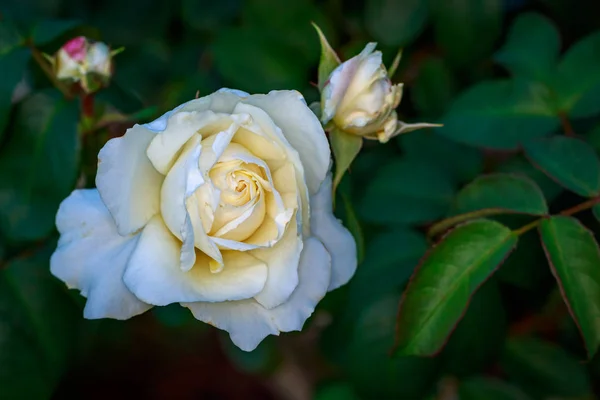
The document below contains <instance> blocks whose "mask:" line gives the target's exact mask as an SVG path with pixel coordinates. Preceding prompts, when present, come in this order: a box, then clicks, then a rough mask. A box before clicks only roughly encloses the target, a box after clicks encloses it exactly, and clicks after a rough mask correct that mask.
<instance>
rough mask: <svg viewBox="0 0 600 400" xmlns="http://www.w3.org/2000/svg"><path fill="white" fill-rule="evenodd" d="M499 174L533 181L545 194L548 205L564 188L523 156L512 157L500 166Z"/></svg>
mask: <svg viewBox="0 0 600 400" xmlns="http://www.w3.org/2000/svg"><path fill="white" fill-rule="evenodd" d="M497 172H503V173H509V174H516V175H523V176H526V177H528V178H530V179H532V180H533V181H534V182H535V183H536V184H537V185H538V186H539V188H540V189H541V190H542V192H543V193H544V197H545V198H546V201H547V202H548V203H550V202H552V200H554V199H555V198H556V197H557V196H558V195H559V194H560V193H561V192H562V191H563V188H562V187H561V186H560V185H559V184H557V183H556V182H554V181H553V180H552V179H550V178H549V177H548V176H547V175H546V174H544V173H543V172H542V171H540V170H539V169H537V168H535V167H534V166H533V165H531V163H530V162H528V161H527V160H526V159H525V158H524V157H522V156H520V155H519V156H516V157H512V158H511V159H509V160H508V161H506V162H504V163H502V164H500V165H499V166H498V169H497Z"/></svg>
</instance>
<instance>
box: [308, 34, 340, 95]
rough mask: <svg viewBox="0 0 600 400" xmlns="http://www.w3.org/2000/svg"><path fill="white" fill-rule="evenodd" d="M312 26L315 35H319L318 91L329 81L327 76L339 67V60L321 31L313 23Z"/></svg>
mask: <svg viewBox="0 0 600 400" xmlns="http://www.w3.org/2000/svg"><path fill="white" fill-rule="evenodd" d="M313 26H314V27H315V29H316V30H317V34H318V35H319V41H320V42H321V59H320V60H319V82H318V86H319V90H322V89H323V86H325V83H326V82H327V81H328V80H329V75H331V73H332V72H333V70H334V69H335V68H336V67H337V66H338V65H340V58H339V57H338V55H337V54H335V51H334V50H333V49H332V48H331V45H330V44H329V42H328V41H327V38H326V37H325V35H324V34H323V32H322V31H321V28H319V26H318V25H317V24H315V23H313Z"/></svg>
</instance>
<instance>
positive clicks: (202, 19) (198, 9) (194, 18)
mask: <svg viewBox="0 0 600 400" xmlns="http://www.w3.org/2000/svg"><path fill="white" fill-rule="evenodd" d="M241 4H242V2H241V1H240V0H220V1H206V2H197V1H194V0H183V1H182V2H181V17H182V19H183V22H185V23H186V24H187V25H189V26H190V27H192V28H194V29H198V30H216V29H218V28H220V27H222V26H223V25H224V24H226V23H228V22H229V21H230V20H232V19H233V18H235V17H236V15H237V14H238V12H239V11H240V8H241Z"/></svg>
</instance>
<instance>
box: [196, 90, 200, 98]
mask: <svg viewBox="0 0 600 400" xmlns="http://www.w3.org/2000/svg"><path fill="white" fill-rule="evenodd" d="M198 97H200V91H199V90H196V99H197V98H198Z"/></svg>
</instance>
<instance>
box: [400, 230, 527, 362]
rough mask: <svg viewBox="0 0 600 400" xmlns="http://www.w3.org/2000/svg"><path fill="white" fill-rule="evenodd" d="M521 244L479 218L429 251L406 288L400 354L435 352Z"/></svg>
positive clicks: (506, 232)
mask: <svg viewBox="0 0 600 400" xmlns="http://www.w3.org/2000/svg"><path fill="white" fill-rule="evenodd" d="M516 244H517V236H515V235H514V234H513V233H512V232H511V230H510V229H508V228H507V227H505V226H504V225H501V224H500V223H498V222H494V221H489V220H477V221H472V222H469V223H466V224H464V225H461V226H459V227H457V228H456V229H454V230H453V231H451V232H450V233H449V234H448V235H446V236H445V237H444V238H443V239H442V241H441V242H440V243H439V244H437V245H436V246H435V247H434V248H433V249H432V250H430V252H429V253H428V254H427V256H426V257H425V259H424V260H423V261H422V263H421V266H420V267H419V268H418V269H417V271H416V272H415V274H414V275H413V277H412V278H411V281H410V283H409V285H408V288H407V289H406V292H405V293H404V297H403V300H402V302H401V304H400V311H399V314H398V320H397V327H398V334H397V341H398V347H399V353H401V354H407V355H408V354H414V355H433V354H435V353H437V352H438V351H439V350H440V349H441V348H442V346H443V345H444V343H445V342H446V340H447V338H448V336H449V335H450V334H451V332H452V330H453V329H454V327H455V326H456V324H457V323H458V321H459V320H460V319H461V317H462V315H463V313H464V310H465V308H467V306H468V304H469V301H470V299H471V296H472V295H473V294H474V293H475V291H476V290H477V289H478V288H479V286H481V284H483V282H485V281H486V280H487V279H488V278H489V277H490V276H491V275H492V274H493V273H494V271H495V270H496V268H498V265H499V264H501V263H502V261H503V260H504V259H505V258H506V257H507V256H508V255H509V254H510V252H511V251H512V250H513V248H514V247H515V246H516Z"/></svg>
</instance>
